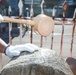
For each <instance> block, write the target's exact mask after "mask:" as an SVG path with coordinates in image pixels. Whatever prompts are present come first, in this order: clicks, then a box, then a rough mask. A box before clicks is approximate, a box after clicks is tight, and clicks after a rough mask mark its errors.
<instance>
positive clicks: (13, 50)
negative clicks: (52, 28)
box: [5, 43, 39, 58]
mask: <svg viewBox="0 0 76 75" xmlns="http://www.w3.org/2000/svg"><path fill="white" fill-rule="evenodd" d="M36 50H39V47H38V46H36V45H34V44H31V43H27V44H23V45H15V46H7V47H6V49H5V54H6V55H7V56H9V57H11V58H12V57H14V56H19V55H20V53H21V52H22V51H28V52H34V51H36Z"/></svg>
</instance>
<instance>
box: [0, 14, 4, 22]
mask: <svg viewBox="0 0 76 75" xmlns="http://www.w3.org/2000/svg"><path fill="white" fill-rule="evenodd" d="M3 20H4V19H3V17H2V15H1V14H0V22H2V21H3Z"/></svg>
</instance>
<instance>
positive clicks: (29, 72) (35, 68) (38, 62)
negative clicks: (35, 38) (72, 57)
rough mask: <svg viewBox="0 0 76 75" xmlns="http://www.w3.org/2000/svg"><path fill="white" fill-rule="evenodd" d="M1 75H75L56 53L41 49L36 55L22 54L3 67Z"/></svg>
mask: <svg viewBox="0 0 76 75" xmlns="http://www.w3.org/2000/svg"><path fill="white" fill-rule="evenodd" d="M1 75H73V73H72V71H71V70H70V68H69V66H68V64H67V63H66V61H65V60H64V59H63V57H61V56H59V55H58V54H57V53H56V52H54V51H53V50H50V49H44V48H40V50H38V51H35V52H34V53H29V52H22V53H21V55H20V56H18V57H14V58H12V59H11V61H10V62H9V63H8V64H7V65H5V66H4V67H3V69H2V70H1Z"/></svg>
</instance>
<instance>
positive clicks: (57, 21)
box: [0, 6, 76, 66]
mask: <svg viewBox="0 0 76 75" xmlns="http://www.w3.org/2000/svg"><path fill="white" fill-rule="evenodd" d="M32 7H33V6H31V8H32ZM42 8H43V7H42ZM32 9H33V8H32ZM42 10H43V9H42ZM31 12H32V13H33V10H31ZM42 13H43V11H42ZM31 18H32V16H31ZM53 20H54V25H55V26H61V29H62V30H61V29H60V30H61V32H59V33H60V34H59V36H60V39H59V38H56V36H55V33H56V32H55V30H56V28H55V29H54V31H53V32H52V33H51V34H50V35H49V36H47V37H43V36H41V35H38V34H35V33H34V32H33V29H32V27H30V30H29V31H27V32H30V33H28V36H29V41H26V42H25V43H27V42H30V43H34V44H36V45H39V46H40V47H48V48H50V49H52V50H54V49H56V48H55V46H56V45H57V44H58V43H57V44H55V43H56V42H55V38H56V39H59V40H60V41H59V54H60V55H61V56H62V54H63V52H62V51H63V47H65V48H66V45H65V46H64V38H65V37H64V36H65V26H71V27H72V30H71V33H70V34H71V35H70V37H71V40H70V42H69V44H70V48H69V49H70V50H69V51H70V56H71V57H72V54H73V53H72V51H73V45H74V44H73V43H74V37H75V36H74V34H75V26H76V9H75V12H74V17H73V18H70V19H68V18H65V11H64V12H63V18H55V11H54V13H53ZM11 30H12V23H9V44H11V45H12V44H13V43H12V42H13V39H12V35H11ZM58 30H59V29H58ZM56 35H58V34H56ZM25 36H26V35H25ZM36 38H37V39H36ZM44 38H45V39H44ZM22 39H23V38H22V25H20V44H21V43H22ZM25 39H28V37H27V38H25ZM37 40H38V41H37ZM47 41H48V42H47ZM75 45H76V44H75ZM57 46H58V45H57ZM0 66H2V54H0Z"/></svg>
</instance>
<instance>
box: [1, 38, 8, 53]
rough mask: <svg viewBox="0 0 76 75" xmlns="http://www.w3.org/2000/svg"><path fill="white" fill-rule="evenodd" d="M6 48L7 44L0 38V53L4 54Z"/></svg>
mask: <svg viewBox="0 0 76 75" xmlns="http://www.w3.org/2000/svg"><path fill="white" fill-rule="evenodd" d="M6 47H7V44H6V43H5V42H4V41H3V40H2V39H1V38H0V52H1V53H4V50H5V48H6Z"/></svg>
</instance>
